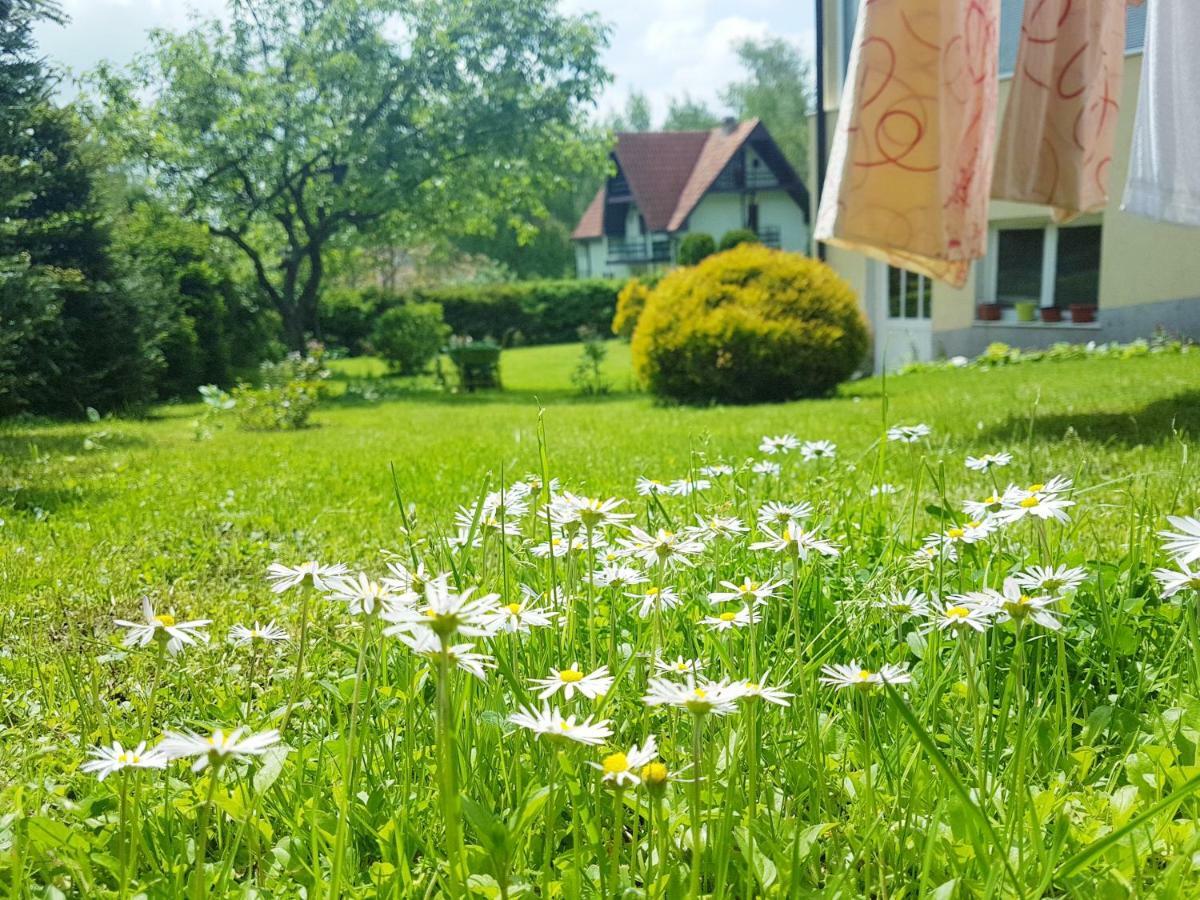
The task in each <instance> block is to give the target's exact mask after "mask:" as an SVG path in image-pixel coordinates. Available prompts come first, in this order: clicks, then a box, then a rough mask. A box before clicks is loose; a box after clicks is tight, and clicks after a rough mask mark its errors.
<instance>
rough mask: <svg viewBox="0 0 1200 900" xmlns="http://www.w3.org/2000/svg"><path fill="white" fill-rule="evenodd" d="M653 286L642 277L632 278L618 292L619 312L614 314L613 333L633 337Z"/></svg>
mask: <svg viewBox="0 0 1200 900" xmlns="http://www.w3.org/2000/svg"><path fill="white" fill-rule="evenodd" d="M650 290H651V286H650V285H648V284H645V283H643V282H642V281H641V280H640V279H637V278H630V279H629V280H628V281H627V282H625V287H623V288H621V293H619V294H617V314H616V315H615V316H613V320H612V333H613V334H616V335H619V336H621V337H623V338H628V337H633V330H634V329H635V328H637V323H638V318H640V317H641V315H642V310H643V309H645V308H646V298H647V297H648V296H650Z"/></svg>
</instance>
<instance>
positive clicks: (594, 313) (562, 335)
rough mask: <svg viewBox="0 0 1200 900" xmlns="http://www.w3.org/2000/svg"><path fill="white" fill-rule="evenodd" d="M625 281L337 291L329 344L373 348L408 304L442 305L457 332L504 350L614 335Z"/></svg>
mask: <svg viewBox="0 0 1200 900" xmlns="http://www.w3.org/2000/svg"><path fill="white" fill-rule="evenodd" d="M622 286H623V282H621V281H615V280H606V279H599V278H594V279H578V280H577V279H562V280H553V281H551V280H547V281H517V282H503V283H500V284H485V285H461V286H455V287H442V288H430V289H416V290H411V291H407V292H405V293H401V294H394V293H389V292H387V291H384V290H381V289H378V288H367V289H365V290H347V289H339V290H334V291H329V292H327V294H326V297H325V299H324V300H323V302H322V310H321V324H322V338H323V339H324V341H325V343H326V344H328V345H331V346H337V347H344V348H345V349H347V350H349V351H350V352H351V353H359V352H362V351H364V350H366V349H368V347H369V346H370V343H371V335H372V332H373V331H374V329H375V324H376V322H377V321H378V319H379V317H380V316H382V315H383V313H384V312H386V311H387V310H389V309H392V308H394V307H397V306H402V305H406V304H425V303H436V304H438V305H439V306H441V308H442V310H443V312H444V314H445V319H446V324H447V325H449V326H450V328H451V330H452V331H453V332H454V334H457V335H463V336H467V335H469V336H470V337H473V338H475V339H477V340H478V339H483V338H492V339H494V340H496V341H499V342H500V343H501V344H503V345H504V346H513V345H517V344H558V343H564V342H567V341H574V340H578V337H579V329H580V328H581V327H587V328H590V329H592V330H594V331H604V330H607V329H608V327H609V324H610V323H611V322H612V318H613V315H614V313H615V312H616V308H617V293H618V292H619V291H620V290H621V287H622Z"/></svg>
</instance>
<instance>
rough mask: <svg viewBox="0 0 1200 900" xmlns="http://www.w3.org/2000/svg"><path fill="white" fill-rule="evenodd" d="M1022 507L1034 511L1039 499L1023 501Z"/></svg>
mask: <svg viewBox="0 0 1200 900" xmlns="http://www.w3.org/2000/svg"><path fill="white" fill-rule="evenodd" d="M1021 505H1022V506H1023V507H1025V509H1033V508H1034V507H1035V506H1037V505H1038V498H1037V497H1026V498H1025V499H1024V500H1022V501H1021Z"/></svg>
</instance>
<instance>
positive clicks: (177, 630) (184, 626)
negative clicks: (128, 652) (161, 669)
mask: <svg viewBox="0 0 1200 900" xmlns="http://www.w3.org/2000/svg"><path fill="white" fill-rule="evenodd" d="M142 615H143V616H144V617H145V621H143V622H130V621H129V620H127V619H117V620H116V624H117V625H120V626H121V627H122V628H127V629H129V633H128V634H127V635H125V638H124V640H122V641H121V643H122V644H124V645H125V646H126V647H145V646H146V645H147V644H149V643H151V642H152V641H163V642H164V643H165V644H166V649H167V652H168V653H170V654H171V655H172V656H175V655H176V654H177V653H178V652H179V651H180V650H182V649H183V648H184V646H185V645H189V644H195V643H196V642H197V641H199V642H202V643H205V644H207V643H208V635H207V634H205V633H204V631H203V630H202V629H203V628H205V627H206V626H208V625H210V624H212V620H211V619H192V620H191V621H188V622H176V621H175V617H174V616H173V615H171V614H170V613H162V614H156V613H155V612H154V607H153V606H152V605H151V604H150V598H149V597H143V598H142Z"/></svg>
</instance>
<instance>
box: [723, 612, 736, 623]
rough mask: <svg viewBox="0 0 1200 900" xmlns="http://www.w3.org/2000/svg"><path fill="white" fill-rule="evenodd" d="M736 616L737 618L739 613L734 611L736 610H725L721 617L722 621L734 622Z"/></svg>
mask: <svg viewBox="0 0 1200 900" xmlns="http://www.w3.org/2000/svg"><path fill="white" fill-rule="evenodd" d="M736 618H737V613H734V612H723V613H721V616H720V619H721V621H722V622H732V621H733V620H734V619H736Z"/></svg>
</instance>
